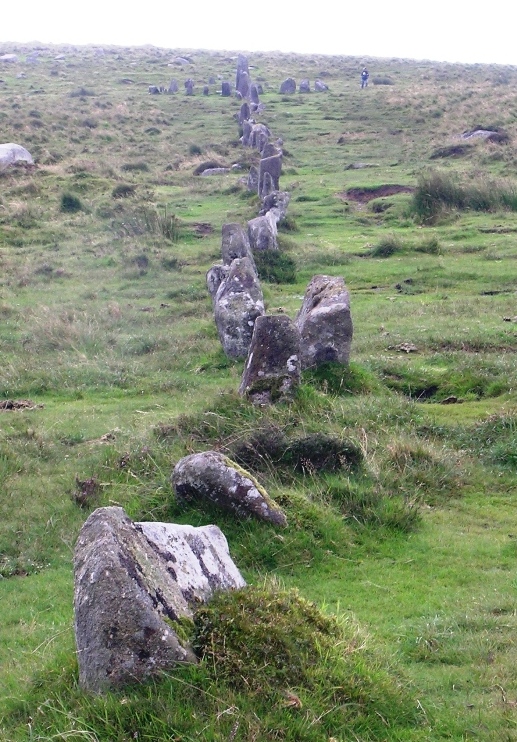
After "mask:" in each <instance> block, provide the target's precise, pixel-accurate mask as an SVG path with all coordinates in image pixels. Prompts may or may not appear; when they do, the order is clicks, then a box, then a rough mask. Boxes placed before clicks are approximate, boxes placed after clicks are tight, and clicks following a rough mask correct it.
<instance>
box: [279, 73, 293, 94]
mask: <svg viewBox="0 0 517 742" xmlns="http://www.w3.org/2000/svg"><path fill="white" fill-rule="evenodd" d="M293 93H296V82H295V80H294V79H293V78H292V77H288V78H287V80H284V81H283V83H282V84H281V85H280V95H292V94H293Z"/></svg>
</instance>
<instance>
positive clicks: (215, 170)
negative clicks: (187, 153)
mask: <svg viewBox="0 0 517 742" xmlns="http://www.w3.org/2000/svg"><path fill="white" fill-rule="evenodd" d="M229 172H230V168H229V167H207V169H206V170H203V172H202V173H200V175H201V176H205V177H206V176H209V175H224V174H225V173H229Z"/></svg>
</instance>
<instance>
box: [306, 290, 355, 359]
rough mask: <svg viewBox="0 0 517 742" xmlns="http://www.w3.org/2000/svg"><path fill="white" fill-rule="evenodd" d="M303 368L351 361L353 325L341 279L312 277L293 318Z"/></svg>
mask: <svg viewBox="0 0 517 742" xmlns="http://www.w3.org/2000/svg"><path fill="white" fill-rule="evenodd" d="M295 322H296V325H297V327H298V329H299V331H300V336H301V350H300V354H301V367H302V369H306V368H311V367H313V366H318V365H320V364H321V363H325V362H327V361H336V362H338V363H343V364H347V363H348V362H349V360H350V348H351V345H352V335H353V325H352V318H351V315H350V295H349V293H348V291H347V288H346V286H345V282H344V280H343V279H342V278H341V277H334V276H314V277H313V278H312V280H311V281H310V282H309V285H308V286H307V289H306V291H305V296H304V299H303V304H302V307H301V309H300V311H299V312H298V315H297V317H296V320H295Z"/></svg>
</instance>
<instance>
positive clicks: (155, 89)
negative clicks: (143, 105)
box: [149, 85, 162, 95]
mask: <svg viewBox="0 0 517 742" xmlns="http://www.w3.org/2000/svg"><path fill="white" fill-rule="evenodd" d="M161 92H162V91H161V88H159V87H158V85H149V95H160V93H161Z"/></svg>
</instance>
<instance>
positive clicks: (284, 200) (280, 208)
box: [260, 191, 291, 224]
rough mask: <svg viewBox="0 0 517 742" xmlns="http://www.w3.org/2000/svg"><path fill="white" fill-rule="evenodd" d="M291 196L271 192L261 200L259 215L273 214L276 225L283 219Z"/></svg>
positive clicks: (284, 193) (284, 192)
mask: <svg viewBox="0 0 517 742" xmlns="http://www.w3.org/2000/svg"><path fill="white" fill-rule="evenodd" d="M290 200H291V196H290V194H289V193H288V192H287V191H272V192H271V193H269V194H268V195H267V196H266V197H265V198H263V199H262V208H261V210H260V215H261V216H262V215H263V214H267V213H270V214H273V216H274V218H275V221H276V223H277V224H278V222H280V221H281V220H282V219H284V218H285V216H286V214H287V207H288V206H289V201H290Z"/></svg>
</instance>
